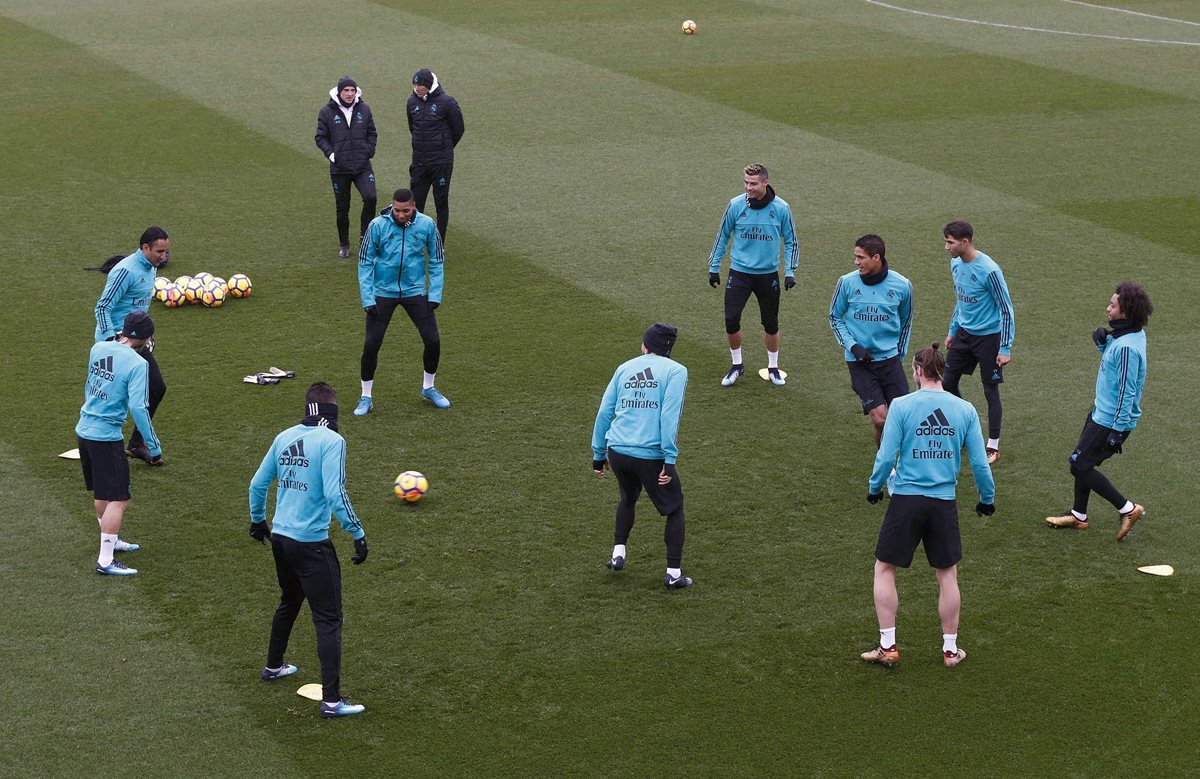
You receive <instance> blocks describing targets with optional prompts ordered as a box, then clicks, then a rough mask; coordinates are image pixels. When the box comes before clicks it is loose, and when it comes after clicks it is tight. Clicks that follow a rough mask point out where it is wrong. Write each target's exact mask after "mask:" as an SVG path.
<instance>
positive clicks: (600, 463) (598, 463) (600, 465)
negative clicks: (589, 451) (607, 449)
mask: <svg viewBox="0 0 1200 779" xmlns="http://www.w3.org/2000/svg"><path fill="white" fill-rule="evenodd" d="M607 462H608V460H592V470H593V471H596V472H597V473H603V472H604V464H605V463H607Z"/></svg>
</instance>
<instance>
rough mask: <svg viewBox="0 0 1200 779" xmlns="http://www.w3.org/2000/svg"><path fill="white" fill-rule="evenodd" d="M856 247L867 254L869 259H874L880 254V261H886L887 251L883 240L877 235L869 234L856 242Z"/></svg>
mask: <svg viewBox="0 0 1200 779" xmlns="http://www.w3.org/2000/svg"><path fill="white" fill-rule="evenodd" d="M854 245H855V246H857V247H858V248H860V249H862V250H863V251H864V252H866V253H867V256H868V257H874V256H875V255H876V254H878V255H879V259H881V260H883V259H886V255H885V254H884V252H885V251H886V249H885V247H884V245H883V239H882V238H880V237H879V236H878V235H875V233H867V234H866V235H864V236H863V237H862V238H859V239H858V240H857V241H855V242H854Z"/></svg>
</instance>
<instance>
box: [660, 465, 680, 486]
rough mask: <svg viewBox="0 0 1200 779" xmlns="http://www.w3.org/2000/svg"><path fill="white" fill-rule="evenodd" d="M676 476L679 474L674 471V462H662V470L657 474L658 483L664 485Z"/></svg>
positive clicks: (676, 477)
mask: <svg viewBox="0 0 1200 779" xmlns="http://www.w3.org/2000/svg"><path fill="white" fill-rule="evenodd" d="M678 478H679V474H678V473H676V471H675V463H663V467H662V472H661V473H659V474H658V483H659V484H663V485H666V484H670V483H671V482H672V481H674V480H675V479H678Z"/></svg>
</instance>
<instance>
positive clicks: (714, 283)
mask: <svg viewBox="0 0 1200 779" xmlns="http://www.w3.org/2000/svg"><path fill="white" fill-rule="evenodd" d="M708 286H710V287H712V288H713V289H716V288H717V287H719V286H721V274H720V273H709V274H708Z"/></svg>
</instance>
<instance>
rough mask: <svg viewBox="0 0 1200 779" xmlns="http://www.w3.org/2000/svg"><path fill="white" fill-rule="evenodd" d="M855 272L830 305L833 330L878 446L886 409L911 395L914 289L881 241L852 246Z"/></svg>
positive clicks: (842, 283) (843, 282)
mask: <svg viewBox="0 0 1200 779" xmlns="http://www.w3.org/2000/svg"><path fill="white" fill-rule="evenodd" d="M854 265H855V267H856V268H857V270H855V271H851V272H850V273H847V274H846V275H845V276H842V277H841V278H840V279H838V283H837V286H836V287H834V290H833V300H832V301H830V304H829V326H830V327H831V328H832V329H833V336H834V338H836V339H837V342H838V345H839V346H841V347H842V350H843V351H844V353H845V359H846V367H847V368H849V369H850V386H851V387H853V388H854V391H855V392H856V393H857V394H858V398H859V400H860V401H862V409H863V414H865V415H867V416H869V417H870V418H871V423H872V424H873V425H874V427H875V445H876V446H879V441H880V438H881V437H882V436H883V423H884V421H885V420H886V419H887V413H888V406H889V405H890V404H891V403H892V401H894V400H895V399H896V398H899V397H902V396H904V395H907V394H908V377H907V376H905V375H904V357H905V355H907V354H908V339H909V336H910V335H911V334H912V316H913V291H912V283H911V282H910V281H909V280H908V279H906V278H904V277H903V276H901V275H900V274H899V273H896V272H895V271H894V270H891V268H889V267H888V261H887V256H886V246H885V245H884V243H883V239H882V238H880V237H879V236H878V235H874V234H870V233H869V234H867V235H864V236H862V237H861V238H859V239H858V240H857V241H855V243H854Z"/></svg>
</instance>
